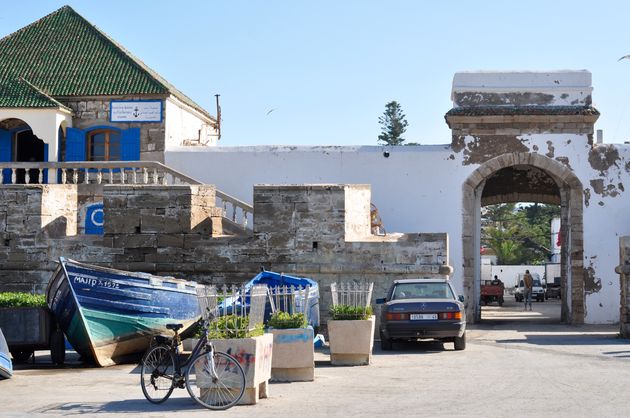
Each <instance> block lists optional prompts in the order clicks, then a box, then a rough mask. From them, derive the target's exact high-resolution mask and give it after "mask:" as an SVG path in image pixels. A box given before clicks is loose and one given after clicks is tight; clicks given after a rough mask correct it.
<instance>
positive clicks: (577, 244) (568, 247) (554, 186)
mask: <svg viewBox="0 0 630 418" xmlns="http://www.w3.org/2000/svg"><path fill="white" fill-rule="evenodd" d="M582 190H583V189H582V184H581V182H580V181H579V179H578V178H577V177H576V176H575V174H573V172H572V171H571V170H570V169H569V168H568V167H566V166H565V165H563V164H561V163H559V162H558V161H555V160H552V159H551V158H549V157H546V156H543V155H539V154H536V153H525V152H523V153H512V154H507V155H502V156H499V157H496V158H493V159H491V160H488V161H487V162H485V163H484V164H481V165H480V166H479V167H478V168H477V170H475V171H474V172H473V173H472V174H471V175H470V176H469V177H468V179H467V180H466V181H465V182H464V185H463V196H464V201H463V233H462V243H463V254H464V280H463V282H464V294H465V297H466V300H467V303H466V313H467V318H468V321H469V322H479V321H480V320H481V308H480V296H481V295H480V290H481V289H480V287H481V257H480V251H479V249H480V248H481V207H482V206H486V205H490V204H497V203H505V202H539V203H547V204H554V205H559V206H560V208H561V209H560V220H561V228H560V234H561V236H562V243H563V245H562V249H561V252H560V257H559V258H560V260H559V261H560V282H561V288H562V292H561V301H560V305H561V307H560V311H561V313H560V318H561V321H562V322H565V323H572V324H581V323H583V322H584V312H585V311H584V267H583V248H584V247H583V235H582V231H583V226H582V225H583V223H582V211H583V193H582Z"/></svg>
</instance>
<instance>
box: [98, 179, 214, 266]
mask: <svg viewBox="0 0 630 418" xmlns="http://www.w3.org/2000/svg"><path fill="white" fill-rule="evenodd" d="M215 193H216V189H215V187H214V186H177V185H175V186H134V185H107V186H105V187H104V190H103V211H104V215H105V225H104V229H105V234H104V245H106V246H109V247H110V248H112V249H116V250H117V253H116V254H115V255H114V262H115V263H116V264H117V265H119V266H120V267H121V268H131V269H132V270H139V269H142V270H149V271H155V270H156V264H158V263H159V264H165V265H167V264H168V262H169V261H172V262H175V263H181V262H182V261H183V252H182V250H183V247H184V245H183V244H184V238H185V237H186V236H187V235H193V236H199V237H204V238H211V237H213V236H217V235H221V234H222V228H221V210H220V209H219V208H216V207H215ZM136 263H137V264H136ZM134 264H135V265H134ZM123 266H124V267H123Z"/></svg>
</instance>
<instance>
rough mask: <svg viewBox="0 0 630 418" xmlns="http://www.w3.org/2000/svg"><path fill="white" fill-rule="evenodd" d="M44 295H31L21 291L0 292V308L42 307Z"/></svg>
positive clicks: (44, 299)
mask: <svg viewBox="0 0 630 418" xmlns="http://www.w3.org/2000/svg"><path fill="white" fill-rule="evenodd" d="M44 307H46V295H33V294H30V293H23V292H1V293H0V308H44Z"/></svg>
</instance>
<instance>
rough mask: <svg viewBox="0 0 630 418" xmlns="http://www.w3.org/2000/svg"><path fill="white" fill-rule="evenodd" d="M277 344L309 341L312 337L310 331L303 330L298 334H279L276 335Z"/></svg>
mask: <svg viewBox="0 0 630 418" xmlns="http://www.w3.org/2000/svg"><path fill="white" fill-rule="evenodd" d="M275 338H276V339H275V340H274V342H275V343H276V344H292V343H298V342H308V341H309V340H310V339H311V336H310V334H309V333H306V332H301V333H298V334H278V335H276V336H275Z"/></svg>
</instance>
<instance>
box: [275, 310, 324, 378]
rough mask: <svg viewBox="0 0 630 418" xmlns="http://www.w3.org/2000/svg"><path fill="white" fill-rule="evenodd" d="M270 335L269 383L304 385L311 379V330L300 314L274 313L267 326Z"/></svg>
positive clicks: (313, 364) (313, 357)
mask: <svg viewBox="0 0 630 418" xmlns="http://www.w3.org/2000/svg"><path fill="white" fill-rule="evenodd" d="M267 326H268V327H269V330H270V331H271V333H272V334H273V359H272V362H271V380H274V381H279V382H306V381H312V380H314V378H315V354H314V350H313V328H312V327H307V320H306V317H305V316H304V314H303V313H294V314H290V313H287V312H282V311H279V312H276V313H274V314H273V315H272V316H271V318H270V319H269V321H268V322H267Z"/></svg>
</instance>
